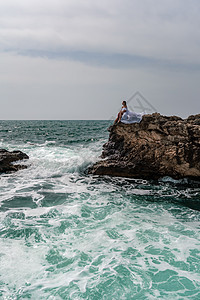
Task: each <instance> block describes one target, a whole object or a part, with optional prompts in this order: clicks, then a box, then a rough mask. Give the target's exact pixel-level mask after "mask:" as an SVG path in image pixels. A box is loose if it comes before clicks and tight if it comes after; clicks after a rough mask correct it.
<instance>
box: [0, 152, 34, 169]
mask: <svg viewBox="0 0 200 300" xmlns="http://www.w3.org/2000/svg"><path fill="white" fill-rule="evenodd" d="M28 158H29V157H28V155H26V154H25V153H23V152H21V151H18V150H16V151H12V152H9V151H7V150H5V149H0V173H6V172H11V171H18V170H20V169H25V168H26V167H27V166H26V165H23V164H13V163H14V162H17V161H20V160H23V159H28Z"/></svg>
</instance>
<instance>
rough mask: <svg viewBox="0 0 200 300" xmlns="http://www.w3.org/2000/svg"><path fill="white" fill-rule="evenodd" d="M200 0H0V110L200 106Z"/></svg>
mask: <svg viewBox="0 0 200 300" xmlns="http://www.w3.org/2000/svg"><path fill="white" fill-rule="evenodd" d="M199 28H200V1H199V0H162V1H161V0H143V1H141V0H101V1H96V0H0V101H1V109H0V119H109V118H110V117H111V116H112V115H113V114H115V113H116V110H117V109H118V108H119V107H120V105H121V101H122V100H127V99H128V98H129V97H130V96H131V95H132V94H133V93H134V92H136V91H140V92H141V93H142V95H143V96H144V97H145V98H147V99H148V101H149V102H150V103H152V105H153V106H155V107H156V109H157V110H158V111H159V112H160V113H162V114H165V115H172V114H173V115H174V114H175V115H179V116H181V117H187V116H188V115H190V114H197V113H200V99H199V98H200V97H199V95H200V31H199Z"/></svg>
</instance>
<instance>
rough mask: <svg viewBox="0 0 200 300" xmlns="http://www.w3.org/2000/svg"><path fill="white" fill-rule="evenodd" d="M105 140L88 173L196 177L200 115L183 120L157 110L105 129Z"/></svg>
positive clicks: (199, 175) (199, 168)
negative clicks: (140, 117) (107, 132)
mask: <svg viewBox="0 0 200 300" xmlns="http://www.w3.org/2000/svg"><path fill="white" fill-rule="evenodd" d="M109 131H110V136H109V141H108V142H107V143H106V144H105V145H104V146H103V152H102V155H101V157H102V158H103V160H100V161H98V162H97V163H96V164H94V165H93V166H92V167H91V168H89V173H90V174H96V175H111V176H121V177H122V176H123V177H132V178H144V179H159V178H161V177H164V176H170V177H172V178H174V179H181V178H190V179H194V180H200V114H199V115H195V116H190V117H188V118H187V119H185V120H183V119H181V118H179V117H176V116H170V117H166V116H162V115H160V114H158V113H154V114H152V115H145V116H143V119H142V121H141V122H140V123H139V124H138V123H137V124H128V125H125V124H122V123H119V124H117V125H115V126H111V127H110V128H109Z"/></svg>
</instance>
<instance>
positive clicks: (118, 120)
mask: <svg viewBox="0 0 200 300" xmlns="http://www.w3.org/2000/svg"><path fill="white" fill-rule="evenodd" d="M127 110H128V108H127V105H126V101H123V102H122V108H121V110H120V112H119V113H118V115H117V118H116V120H115V122H114V125H115V124H117V123H119V122H120V121H121V119H122V116H123V114H124V113H125V112H126V111H127Z"/></svg>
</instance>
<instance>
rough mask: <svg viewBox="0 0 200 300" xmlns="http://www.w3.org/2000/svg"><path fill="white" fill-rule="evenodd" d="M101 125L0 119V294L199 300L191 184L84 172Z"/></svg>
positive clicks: (101, 136)
mask: <svg viewBox="0 0 200 300" xmlns="http://www.w3.org/2000/svg"><path fill="white" fill-rule="evenodd" d="M109 125H111V121H66V120H64V121H35V120H34V121H0V148H4V149H7V150H9V151H12V150H21V151H23V152H25V153H26V154H28V155H29V157H30V159H29V160H28V161H25V162H24V164H26V165H27V169H24V170H20V171H18V172H15V173H10V174H1V175H0V299H3V300H4V299H6V300H8V299H9V300H11V299H12V300H15V299H16V300H17V299H34V300H39V299H42V300H43V299H45V300H46V299H48V300H54V299H55V300H57V299H58V300H60V299H73V300H81V299H88V300H102V299H103V300H115V299H120V300H123V299H124V300H125V299H127V300H129V299H136V300H139V299H162V300H163V299H167V300H169V299H172V300H175V299H196V300H198V299H200V185H199V184H198V183H197V182H188V181H187V180H186V179H184V180H181V181H175V180H173V179H172V178H161V179H160V180H158V181H153V180H149V181H147V180H142V179H141V178H136V179H130V178H129V179H128V178H118V177H108V176H93V175H89V174H88V173H87V168H88V167H89V166H91V165H92V164H93V163H95V162H96V161H97V160H98V159H100V158H99V157H100V155H101V152H102V146H103V144H104V143H105V142H106V141H107V140H108V136H109V133H108V131H107V128H108V127H109Z"/></svg>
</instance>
